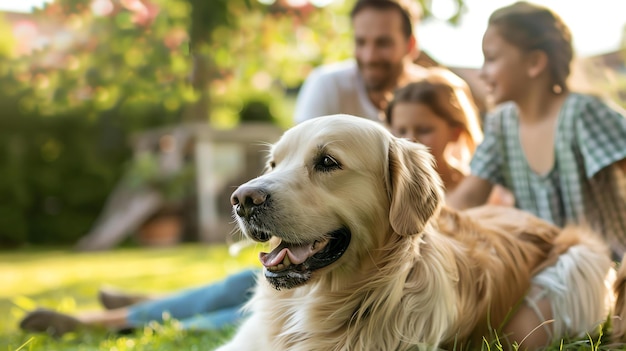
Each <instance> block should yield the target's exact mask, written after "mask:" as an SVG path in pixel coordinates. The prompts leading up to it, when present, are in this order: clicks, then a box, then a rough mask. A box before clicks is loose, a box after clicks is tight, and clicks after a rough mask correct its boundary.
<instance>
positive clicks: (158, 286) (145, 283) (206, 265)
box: [0, 244, 626, 351]
mask: <svg viewBox="0 0 626 351" xmlns="http://www.w3.org/2000/svg"><path fill="white" fill-rule="evenodd" d="M260 250H267V247H265V246H264V245H260V244H257V245H252V246H251V247H247V248H245V249H244V250H243V251H242V252H241V253H240V254H239V255H238V256H236V257H233V256H231V255H229V253H228V250H227V248H226V246H224V245H218V246H206V245H199V244H196V245H191V244H189V245H181V246H178V247H174V248H163V249H145V248H143V249H142V248H128V249H117V250H114V251H107V252H95V253H79V252H74V251H71V250H36V251H27V252H26V251H25V252H3V253H2V254H1V255H0V282H2V284H3V286H2V288H1V289H0V316H2V318H0V351H5V350H6V351H52V350H55V351H56V350H63V351H96V350H115V351H131V350H132V351H161V350H162V351H165V350H168V351H171V350H185V351H195V350H198V351H199V350H213V349H214V348H215V347H216V346H218V345H220V344H222V343H223V342H224V341H225V340H227V339H228V338H230V337H231V336H232V334H233V333H234V331H235V328H234V327H231V328H228V329H226V330H220V331H203V332H190V331H183V330H181V329H180V328H179V324H178V322H177V321H176V320H171V319H170V320H166V321H165V322H164V323H162V324H158V323H151V324H150V325H147V326H145V327H144V328H140V329H137V330H135V331H133V332H132V333H130V334H120V333H116V332H112V331H106V330H93V331H91V330H90V331H88V332H87V331H83V332H74V333H68V334H65V335H64V336H63V337H62V338H52V337H49V336H47V335H45V334H26V333H23V332H22V331H20V330H19V329H18V326H17V325H18V323H19V321H20V320H21V318H22V317H23V316H24V314H25V313H26V311H30V310H32V309H34V308H37V307H39V306H41V307H47V308H51V309H54V310H58V311H63V312H68V313H75V312H77V311H84V310H93V309H100V308H101V307H100V306H99V305H98V301H97V296H96V294H97V291H98V289H99V288H100V287H102V286H104V285H108V286H113V287H115V288H119V289H122V290H126V291H128V292H137V293H166V292H171V291H176V290H178V289H182V288H189V287H192V286H197V285H202V284H206V283H209V282H212V281H216V280H219V279H221V278H223V277H225V276H227V275H229V274H232V273H235V272H239V271H241V270H242V269H244V268H247V267H259V266H260V264H259V262H258V258H257V253H258V251H260ZM492 336H493V335H492ZM605 337H606V335H605V334H603V333H602V330H601V331H600V336H598V337H597V338H591V337H587V338H581V339H578V340H570V341H562V342H561V343H560V344H559V343H556V345H554V346H552V347H550V348H548V349H547V351H550V350H552V351H556V350H593V351H595V350H616V349H617V348H615V347H611V345H607V344H606V340H601V339H604V338H605ZM455 349H457V348H456V347H455ZM476 349H479V350H489V351H491V350H494V351H502V350H505V349H507V347H504V346H503V345H502V344H501V343H500V340H499V339H498V336H497V335H495V336H494V340H492V341H489V340H487V339H484V340H483V343H482V345H480V347H476ZM512 349H514V350H517V346H513V347H512ZM621 349H622V350H626V348H621Z"/></svg>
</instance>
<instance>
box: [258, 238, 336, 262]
mask: <svg viewBox="0 0 626 351" xmlns="http://www.w3.org/2000/svg"><path fill="white" fill-rule="evenodd" d="M324 246H326V245H325V243H323V244H322V243H317V244H315V245H311V244H304V245H289V244H285V242H281V243H280V245H278V247H276V248H275V249H274V250H272V252H270V253H267V252H260V253H259V260H260V261H261V263H262V264H263V266H265V267H273V266H276V265H278V264H279V263H281V262H283V260H284V259H285V255H287V256H289V261H290V262H291V263H292V264H300V263H302V262H304V261H306V259H307V258H309V257H311V256H312V255H314V254H315V253H316V252H318V251H320V250H321V249H323V248H324Z"/></svg>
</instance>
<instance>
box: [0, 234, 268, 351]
mask: <svg viewBox="0 0 626 351" xmlns="http://www.w3.org/2000/svg"><path fill="white" fill-rule="evenodd" d="M258 249H259V248H258V247H256V248H255V247H250V248H247V249H244V250H243V251H242V253H241V254H240V255H238V256H237V257H232V256H230V255H229V254H228V251H227V249H226V247H225V246H206V245H181V246H178V247H175V248H163V249H161V248H160V249H139V248H130V249H118V250H114V251H107V252H96V253H78V252H74V251H71V250H62V249H59V250H34V251H33V250H31V251H28V252H1V253H0V351H5V350H7V351H15V350H42V351H43V350H45V351H54V350H77V351H78V350H81V351H83V350H85V351H86V350H116V351H124V350H146V351H147V350H211V349H212V348H213V347H214V346H216V345H217V344H220V343H222V342H223V341H224V340H225V339H227V338H228V337H229V336H230V335H231V334H232V332H233V331H232V330H225V331H221V332H203V333H187V332H183V331H180V330H178V329H177V327H176V322H175V321H171V322H167V323H164V325H157V324H154V325H151V326H149V327H146V328H144V329H142V330H137V331H135V332H134V333H132V334H129V335H120V334H117V333H113V332H110V331H105V330H96V331H88V332H81V333H69V334H66V335H65V336H63V337H62V338H59V339H56V338H52V337H49V336H47V335H44V334H29V333H24V332H22V331H21V330H19V328H18V323H19V321H20V320H21V318H22V317H23V316H24V314H25V313H26V311H27V310H31V309H34V308H36V307H38V306H41V307H46V308H51V309H55V310H58V311H62V312H67V313H74V312H77V311H82V310H94V309H100V308H101V307H100V306H99V305H98V301H97V298H96V295H97V290H98V288H100V287H102V286H103V285H109V286H113V287H116V288H120V289H123V290H126V291H129V292H143V293H161V292H163V293H166V292H170V291H176V290H178V289H181V288H188V287H191V286H197V285H201V284H205V283H208V282H211V281H215V280H219V279H221V278H223V277H225V276H226V275H228V274H232V273H235V272H239V271H240V270H242V269H243V268H246V267H252V266H258V265H259V263H258V259H257V251H258Z"/></svg>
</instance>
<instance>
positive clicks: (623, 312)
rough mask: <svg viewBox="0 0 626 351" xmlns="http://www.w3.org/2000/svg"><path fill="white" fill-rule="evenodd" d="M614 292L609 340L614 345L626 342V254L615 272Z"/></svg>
mask: <svg viewBox="0 0 626 351" xmlns="http://www.w3.org/2000/svg"><path fill="white" fill-rule="evenodd" d="M613 291H614V292H615V310H614V311H613V318H612V319H611V321H612V323H611V324H612V331H611V339H612V341H613V342H616V343H623V342H626V254H625V255H624V256H623V257H622V263H621V264H620V267H619V269H618V271H617V279H615V284H614V285H613Z"/></svg>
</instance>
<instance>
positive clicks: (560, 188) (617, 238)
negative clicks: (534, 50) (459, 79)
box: [470, 93, 626, 257]
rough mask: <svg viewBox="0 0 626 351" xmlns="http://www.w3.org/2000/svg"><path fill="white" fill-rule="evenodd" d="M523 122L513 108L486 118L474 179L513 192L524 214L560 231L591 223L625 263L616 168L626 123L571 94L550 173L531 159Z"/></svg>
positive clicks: (622, 199) (625, 154)
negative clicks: (540, 170)
mask: <svg viewBox="0 0 626 351" xmlns="http://www.w3.org/2000/svg"><path fill="white" fill-rule="evenodd" d="M518 118H519V116H518V114H517V109H516V107H515V105H514V104H512V103H509V104H505V105H503V106H502V107H500V108H499V109H498V110H497V111H495V112H494V114H492V115H491V116H489V117H488V119H487V121H486V123H485V139H484V140H483V142H482V143H481V144H480V145H479V146H478V148H477V149H476V153H475V154H474V158H473V159H472V162H471V165H470V166H471V171H472V174H473V175H475V176H478V177H480V178H483V179H487V180H489V181H490V182H492V183H494V184H501V185H503V186H505V187H507V188H508V189H510V190H511V191H512V192H513V194H514V195H515V199H516V206H517V207H518V208H520V209H522V210H526V211H529V212H531V213H534V214H535V215H537V216H539V217H541V218H543V219H545V220H548V221H550V222H552V223H554V224H556V225H559V226H565V225H567V224H569V223H579V224H589V225H591V226H592V227H593V228H594V229H596V230H598V231H599V232H601V233H602V234H603V235H604V236H605V238H606V239H607V240H608V242H609V244H610V245H611V247H612V249H613V251H614V254H615V255H619V256H620V257H621V254H623V253H624V252H626V174H624V172H623V171H622V170H620V169H619V168H618V167H615V166H614V164H615V162H617V161H620V160H622V159H624V158H626V118H625V117H624V116H623V115H622V114H620V113H619V112H617V111H616V110H613V109H611V108H610V107H609V106H607V105H606V104H605V103H603V102H602V101H600V100H599V99H597V98H595V97H592V96H589V95H583V94H574V93H572V94H570V95H569V96H568V97H567V99H566V101H565V103H564V105H563V107H562V108H561V112H560V115H559V120H558V124H557V132H556V136H555V144H554V146H553V148H554V152H555V164H554V166H553V168H552V170H551V171H550V172H548V173H547V174H545V175H539V174H537V173H535V172H534V171H533V170H532V169H531V168H530V166H529V165H528V163H527V161H526V157H525V156H524V153H523V150H522V146H521V144H520V139H519V123H518V122H519V121H518ZM546 152H549V146H547V145H546Z"/></svg>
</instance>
